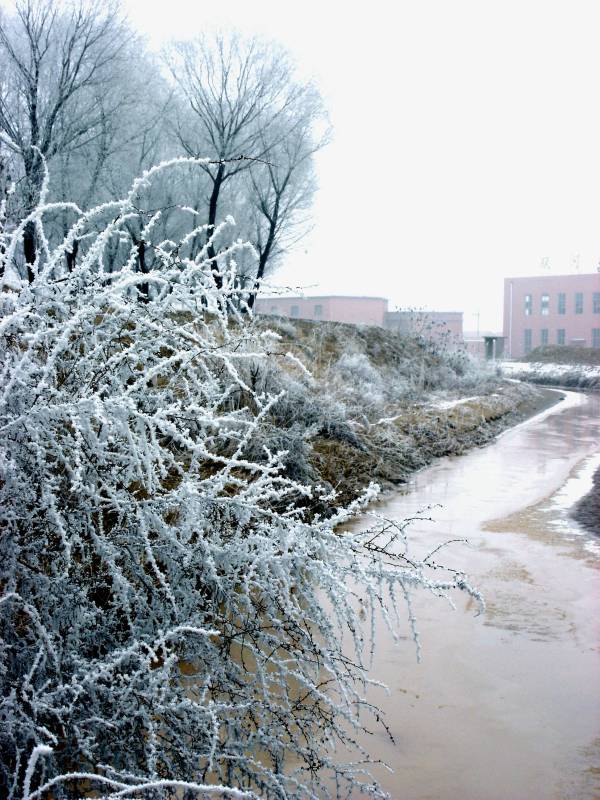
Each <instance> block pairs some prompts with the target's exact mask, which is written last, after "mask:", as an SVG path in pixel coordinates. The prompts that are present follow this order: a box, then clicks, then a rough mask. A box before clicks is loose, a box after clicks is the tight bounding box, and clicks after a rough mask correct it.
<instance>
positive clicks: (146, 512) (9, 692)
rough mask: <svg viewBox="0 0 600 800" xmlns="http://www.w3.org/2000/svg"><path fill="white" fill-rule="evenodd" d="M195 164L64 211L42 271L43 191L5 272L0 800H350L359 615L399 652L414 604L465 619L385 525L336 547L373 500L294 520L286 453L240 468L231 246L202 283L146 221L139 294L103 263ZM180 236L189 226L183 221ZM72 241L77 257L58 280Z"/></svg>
mask: <svg viewBox="0 0 600 800" xmlns="http://www.w3.org/2000/svg"><path fill="white" fill-rule="evenodd" d="M205 164H206V162H205V161H199V160H197V159H177V160H174V161H172V162H167V163H165V164H162V165H160V166H158V167H156V168H154V169H152V170H149V171H147V172H146V173H144V174H143V175H142V176H141V178H140V179H139V180H137V181H136V182H135V183H134V184H133V186H132V188H131V190H130V191H129V193H128V194H127V195H126V196H125V197H124V198H123V199H122V200H119V201H113V202H110V203H106V204H104V205H101V206H97V207H96V208H93V209H91V210H89V211H81V212H80V211H76V210H75V208H74V207H72V208H71V211H72V212H73V213H74V214H76V220H75V222H74V223H73V226H72V227H71V229H70V231H69V232H68V233H67V236H66V238H65V240H64V241H63V242H61V243H60V244H59V245H58V246H56V247H54V248H53V247H52V246H51V245H50V244H49V239H48V237H46V236H45V234H44V222H45V215H46V213H48V210H49V209H50V207H52V208H54V207H55V204H52V205H51V204H48V205H44V202H45V198H44V196H43V193H42V201H41V205H39V206H38V207H37V208H36V209H34V211H32V212H31V214H30V215H29V216H28V217H27V218H26V219H25V220H23V222H22V223H21V225H19V226H18V227H17V228H16V230H15V232H14V234H13V235H12V236H11V237H9V238H8V240H7V244H6V248H5V250H4V251H3V253H2V254H1V257H2V259H3V261H4V263H3V266H4V267H5V270H4V279H3V281H4V282H3V285H2V292H1V293H0V300H1V303H2V309H3V319H2V322H1V323H0V363H1V364H2V366H1V368H0V431H1V436H2V452H1V453H0V508H1V511H0V516H1V519H0V524H1V525H2V531H3V534H2V538H1V540H0V587H1V591H2V597H1V598H0V637H1V648H2V665H1V670H0V683H1V685H2V696H3V698H4V699H3V705H2V714H1V716H0V754H1V758H0V779H1V781H2V786H3V790H2V791H3V794H4V795H5V796H6V797H8V798H10V800H17V798H19V800H21V799H22V798H28V800H38V799H39V800H42V798H48V797H53V798H56V799H57V800H59V798H72V797H80V796H81V797H83V796H87V795H90V794H93V793H97V792H98V791H100V792H103V793H104V794H103V796H106V797H127V796H133V795H136V794H137V795H140V794H142V795H143V793H144V792H147V793H148V796H152V797H170V796H181V795H182V793H183V792H184V791H188V792H196V793H198V792H200V793H201V792H204V793H205V795H209V796H210V795H211V794H212V795H213V796H218V795H219V793H221V794H222V796H227V797H239V798H241V797H252V796H254V795H256V796H260V797H265V798H282V797H289V798H291V797H294V798H317V797H318V798H322V797H328V796H329V795H330V792H331V791H333V790H331V788H330V787H331V786H334V785H337V786H338V787H339V792H340V796H344V797H345V796H347V794H348V792H349V791H350V789H351V788H352V787H358V786H360V785H361V784H363V783H364V784H371V783H372V782H371V780H370V778H369V776H368V772H367V766H368V761H369V757H368V754H366V753H364V752H363V751H362V750H361V748H360V747H359V746H358V745H354V749H355V751H356V752H357V763H354V764H341V763H340V762H339V758H336V756H335V753H334V746H335V745H336V743H340V742H345V743H346V744H348V745H352V742H353V741H354V739H355V733H356V730H357V729H360V728H361V727H362V725H363V724H364V714H365V713H366V711H367V708H368V707H367V705H366V704H365V701H364V700H363V694H364V690H365V686H366V685H367V683H368V682H369V678H368V674H367V669H368V664H369V660H370V656H371V653H372V646H373V643H372V640H371V636H370V631H371V630H372V627H373V626H372V619H373V615H374V614H375V613H376V612H377V611H378V609H379V610H383V613H384V616H385V618H386V619H387V620H388V622H389V625H390V630H392V631H393V632H394V635H397V633H398V625H399V624H400V623H401V620H402V614H403V613H404V615H405V619H406V620H407V624H408V625H409V626H410V627H411V628H412V629H413V634H414V636H415V638H416V629H415V627H414V617H413V615H412V611H410V593H411V592H412V591H413V590H415V589H423V590H426V591H429V592H431V593H432V594H434V595H436V596H438V595H440V594H442V595H447V594H448V593H450V592H452V591H453V590H455V589H458V590H461V591H464V592H468V593H470V594H473V595H474V596H477V595H476V593H475V591H474V590H473V589H471V587H470V586H469V585H468V584H467V583H466V581H465V579H464V576H462V575H457V574H454V573H452V572H444V573H443V574H439V577H438V565H437V564H433V563H432V561H431V558H430V557H428V559H425V560H418V559H415V558H414V557H411V558H408V557H406V553H405V551H404V549H401V550H400V551H398V552H396V551H395V550H394V549H393V546H394V545H393V542H391V541H390V540H389V538H388V539H386V538H381V537H385V536H387V530H388V528H387V523H385V522H384V521H382V520H375V523H374V525H375V527H374V528H373V529H371V530H369V531H359V530H352V531H346V532H341V531H340V530H339V529H338V528H337V527H336V526H337V525H338V523H342V522H346V521H348V520H349V519H351V518H352V517H354V516H356V515H358V514H361V513H362V512H363V510H364V507H365V505H366V503H367V502H368V501H369V500H370V499H371V498H372V497H374V496H375V495H376V488H375V487H371V488H370V489H369V491H367V492H366V493H365V495H364V497H362V498H361V499H360V500H359V501H357V502H356V503H354V504H353V505H352V506H350V507H348V508H340V509H338V511H337V512H336V513H335V514H334V515H333V516H332V517H331V518H330V519H323V518H318V517H313V518H312V519H309V518H307V517H306V516H305V514H304V512H303V508H302V505H301V504H300V503H299V502H298V501H299V498H300V499H301V498H303V497H307V496H309V495H310V494H311V491H312V489H311V488H310V487H306V486H303V485H302V484H300V483H297V482H295V481H294V480H292V479H291V478H290V477H289V475H288V474H287V473H286V471H285V469H284V467H283V459H284V456H285V453H283V452H278V451H276V450H274V449H272V448H271V449H270V448H269V447H266V448H262V450H261V451H260V452H261V455H260V456H257V455H256V442H257V441H263V436H262V432H263V428H264V426H265V424H266V420H267V418H268V417H269V415H270V413H271V411H272V409H273V408H275V407H276V406H277V404H278V403H280V402H281V396H280V393H270V392H268V391H266V390H265V389H260V388H257V387H256V386H255V385H254V383H253V381H252V380H251V378H249V369H250V367H251V365H252V364H254V363H256V361H257V360H261V359H262V360H264V359H266V358H268V357H269V356H268V355H267V350H266V349H265V347H266V340H269V337H265V336H264V335H262V334H260V332H259V331H255V329H254V326H253V323H252V320H251V318H250V316H249V315H248V314H247V313H242V312H243V310H244V308H245V296H244V295H243V294H242V293H241V292H240V290H239V288H238V287H239V282H238V281H236V266H235V257H236V253H238V252H239V250H240V248H242V247H243V246H244V245H243V244H241V243H236V244H235V245H233V246H232V247H231V248H229V250H228V251H227V252H226V253H224V254H223V255H222V258H221V261H220V263H221V264H222V265H223V266H222V267H221V268H220V270H221V271H220V275H219V277H220V280H219V281H216V280H215V275H214V269H213V268H214V264H213V260H212V258H211V256H210V253H209V247H208V246H207V247H205V248H204V249H203V250H202V251H201V252H200V253H199V254H198V255H196V256H192V252H191V250H190V249H189V246H188V244H187V243H186V242H187V240H186V241H184V240H185V239H186V237H185V235H184V236H183V237H182V240H181V241H178V242H164V241H163V242H161V241H159V240H158V239H157V232H156V226H155V221H156V214H158V213H160V212H159V211H156V212H155V213H153V214H152V215H151V216H150V217H149V218H148V219H147V221H146V222H145V223H144V225H143V226H142V229H141V231H140V240H141V241H144V242H145V244H146V246H147V247H151V248H153V252H154V262H153V263H154V266H153V268H152V269H151V270H149V271H147V272H140V271H139V259H138V255H139V254H138V253H137V251H136V250H135V248H134V246H131V248H129V249H127V248H121V250H120V251H119V252H120V253H121V256H122V257H121V259H120V261H118V262H117V263H114V262H112V263H111V264H110V266H108V265H107V261H106V251H107V248H109V246H110V245H111V242H112V241H113V240H114V239H115V238H119V237H121V236H122V235H123V234H124V231H125V228H126V226H127V224H128V222H129V220H130V219H131V216H132V215H137V216H138V217H139V207H140V202H141V198H143V196H144V193H145V192H149V191H150V190H151V186H152V182H153V181H154V180H155V179H156V178H157V177H158V176H163V177H164V176H168V175H169V174H171V173H172V172H174V171H176V170H179V169H181V168H185V169H190V168H200V169H202V168H203V167H204V165H205ZM188 206H189V200H188ZM180 213H181V215H182V218H183V219H185V220H186V221H187V224H188V225H189V222H190V218H191V219H192V223H191V224H192V225H194V224H195V223H194V221H193V220H194V217H193V215H190V214H189V208H188V207H187V206H186V205H185V204H184V203H182V205H181V207H180ZM30 222H31V223H33V224H34V225H35V226H36V230H37V233H38V239H39V241H40V242H44V243H45V244H44V246H43V247H42V248H41V249H40V250H39V252H38V255H37V257H36V261H35V264H33V265H32V280H31V282H29V281H28V280H20V279H19V264H18V257H19V256H18V253H19V241H20V237H21V236H22V233H23V230H24V226H25V225H27V224H28V223H30ZM225 224H232V223H231V222H226V223H225ZM125 238H127V237H125ZM75 239H77V240H78V241H80V242H84V244H85V246H82V247H81V249H80V253H79V257H78V261H77V263H76V264H75V265H74V266H73V268H72V269H69V268H68V267H67V265H66V262H65V258H64V253H65V251H66V250H67V249H68V248H69V247H70V246H71V244H72V242H73V241H74V240H75ZM209 241H210V237H209ZM142 300H143V301H144V302H141V301H142ZM401 532H402V535H403V536H404V533H403V529H401ZM431 555H432V554H431ZM434 569H435V572H434ZM359 593H360V597H361V598H362V604H358V603H357V602H356V597H357V595H358V594H359ZM400 601H402V602H400ZM407 608H408V612H406V609H407ZM403 609H404V611H403ZM363 617H365V618H366V621H365V620H364V619H363ZM348 633H349V634H350V640H351V646H350V650H348V649H347V648H346V647H345V646H343V645H342V641H343V640H344V637H345V636H347V635H348ZM360 708H362V709H365V711H364V713H361V714H360V715H357V709H360ZM373 713H374V714H375V715H376V718H377V714H378V713H379V712H377V711H376V710H374V712H373ZM369 791H370V792H371V794H372V795H373V796H382V795H381V793H380V792H379V791H378V790H377V789H372V788H371V789H370V790H369ZM225 793H226V794H225ZM253 793H254V794H253Z"/></svg>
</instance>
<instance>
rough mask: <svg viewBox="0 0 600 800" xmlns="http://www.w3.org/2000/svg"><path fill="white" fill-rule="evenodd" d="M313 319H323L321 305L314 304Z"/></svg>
mask: <svg viewBox="0 0 600 800" xmlns="http://www.w3.org/2000/svg"><path fill="white" fill-rule="evenodd" d="M315 319H323V306H321V305H318V306H315Z"/></svg>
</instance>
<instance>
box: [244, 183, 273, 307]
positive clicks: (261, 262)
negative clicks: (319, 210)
mask: <svg viewBox="0 0 600 800" xmlns="http://www.w3.org/2000/svg"><path fill="white" fill-rule="evenodd" d="M278 217H279V197H278V198H277V199H276V200H275V205H274V207H273V213H272V215H271V217H270V219H269V235H268V237H267V242H266V244H265V246H264V249H263V251H262V253H261V254H260V257H259V259H258V269H257V270H256V280H255V281H254V289H253V290H252V292H251V293H250V297H249V298H248V308H250V309H252V308H254V302H255V300H256V295H257V294H258V290H259V289H260V284H261V281H262V279H263V276H264V274H265V268H266V266H267V262H268V260H269V256H270V255H271V250H272V249H273V244H274V242H275V230H276V228H277V219H278Z"/></svg>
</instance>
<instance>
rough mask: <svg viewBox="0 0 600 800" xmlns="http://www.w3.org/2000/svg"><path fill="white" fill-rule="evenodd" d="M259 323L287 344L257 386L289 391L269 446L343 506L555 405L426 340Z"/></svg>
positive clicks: (262, 370)
mask: <svg viewBox="0 0 600 800" xmlns="http://www.w3.org/2000/svg"><path fill="white" fill-rule="evenodd" d="M257 325H258V326H259V327H260V328H262V329H264V332H265V333H266V332H267V331H269V330H270V331H272V332H273V333H274V334H276V335H277V336H278V337H280V338H279V339H278V340H277V341H276V343H275V344H274V345H273V348H272V349H273V352H274V354H275V355H277V358H276V359H272V360H271V361H272V362H274V363H275V366H273V363H271V364H270V365H269V366H266V365H264V364H261V365H258V364H256V365H253V366H252V367H250V368H249V369H250V371H251V372H252V376H251V379H252V381H253V382H254V386H256V385H257V382H260V385H261V386H262V388H264V390H265V391H271V392H273V391H284V392H285V394H284V396H283V397H282V399H281V400H280V401H279V403H278V404H277V405H276V406H275V408H274V409H273V411H272V414H271V416H270V418H269V420H268V421H267V425H266V427H265V439H266V441H265V443H266V444H267V445H268V447H269V448H274V447H275V448H277V449H282V450H286V451H287V456H286V458H285V463H286V468H287V469H288V471H289V475H290V476H291V477H293V478H294V479H295V480H298V481H299V482H303V483H306V482H308V483H312V484H314V485H315V486H319V487H321V488H322V489H323V490H330V489H332V488H333V489H335V491H336V492H337V493H338V496H337V499H336V501H335V502H348V501H350V500H352V499H353V498H355V497H356V496H357V494H358V493H359V492H360V490H361V489H362V488H364V487H365V486H367V485H368V484H369V482H370V481H376V482H377V483H379V484H380V485H381V486H382V487H383V488H388V489H389V488H392V487H394V486H397V485H398V484H401V483H403V482H405V481H406V480H407V478H408V477H409V476H410V474H411V473H413V472H414V471H415V470H417V469H419V468H421V467H423V466H425V465H426V464H428V463H430V462H431V461H432V460H433V459H434V458H436V457H439V456H444V455H450V454H459V453H462V452H464V451H465V450H466V449H468V448H470V447H473V446H477V445H482V444H485V443H486V442H488V441H489V440H490V439H492V438H493V437H494V436H495V435H496V434H497V433H498V432H499V431H500V430H502V429H503V428H505V427H506V426H507V425H510V424H512V423H514V422H515V421H516V420H518V419H520V418H521V417H523V416H524V415H525V414H527V413H531V411H532V410H533V409H535V408H536V407H537V406H538V405H539V404H541V403H544V402H548V398H547V397H546V398H544V397H543V396H542V393H541V392H540V390H538V389H534V388H533V387H531V386H527V385H522V384H515V383H511V382H506V381H504V380H503V379H502V378H501V377H499V376H498V374H497V373H496V371H495V370H493V369H492V368H491V367H490V366H488V365H486V364H481V363H478V362H476V361H475V360H474V359H472V358H471V357H470V356H469V355H468V354H466V353H464V352H461V351H459V352H456V351H454V352H453V351H450V350H449V349H447V348H446V347H444V346H441V347H438V346H435V345H433V344H431V343H430V342H427V341H426V340H424V339H422V338H420V337H411V336H406V335H402V334H398V333H394V332H391V331H386V330H383V329H381V328H376V327H367V326H354V325H348V324H341V323H329V322H309V321H305V320H293V321H292V320H289V319H283V318H273V317H269V318H266V317H264V318H258V319H257ZM267 335H268V334H267ZM286 354H288V355H287V358H285V356H286ZM290 356H291V358H290ZM295 358H297V359H299V360H300V361H301V362H302V364H303V365H304V366H305V367H306V369H307V370H308V373H309V374H305V373H303V371H302V369H301V368H300V367H299V366H298V365H296V364H295V362H294V359H295ZM316 508H318V510H320V511H321V512H324V511H326V509H325V508H324V507H323V506H322V504H320V503H316Z"/></svg>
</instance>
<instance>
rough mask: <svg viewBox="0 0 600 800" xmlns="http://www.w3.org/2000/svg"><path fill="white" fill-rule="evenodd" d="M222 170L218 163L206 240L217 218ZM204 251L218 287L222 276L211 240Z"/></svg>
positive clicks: (212, 231)
mask: <svg viewBox="0 0 600 800" xmlns="http://www.w3.org/2000/svg"><path fill="white" fill-rule="evenodd" d="M224 172H225V166H224V165H223V164H219V168H218V169H217V174H216V175H215V178H214V180H213V188H212V192H211V193H210V202H209V204H208V224H209V226H210V227H209V229H208V231H207V232H206V238H207V240H208V239H209V238H210V237H211V236H212V235H213V233H214V230H215V224H216V220H217V203H218V201H219V193H220V191H221V185H222V183H223V173H224ZM206 252H207V254H208V258H209V261H210V262H211V269H212V273H213V277H214V280H215V286H216V287H217V289H220V288H221V287H222V286H223V278H222V277H221V276H220V275H219V266H218V264H217V254H216V252H215V248H214V245H213V244H212V242H211V243H210V244H209V245H208V247H207V248H206Z"/></svg>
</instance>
